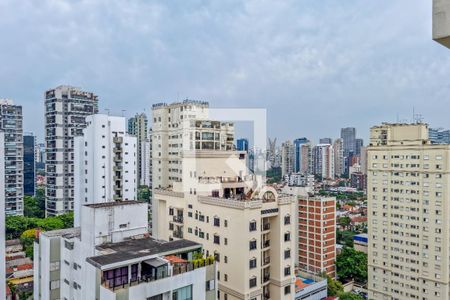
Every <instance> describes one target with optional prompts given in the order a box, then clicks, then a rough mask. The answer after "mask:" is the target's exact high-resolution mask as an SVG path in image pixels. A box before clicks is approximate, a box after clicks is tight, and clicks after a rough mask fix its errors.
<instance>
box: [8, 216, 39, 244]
mask: <svg viewBox="0 0 450 300" xmlns="http://www.w3.org/2000/svg"><path fill="white" fill-rule="evenodd" d="M5 227H6V239H17V238H19V237H20V235H21V234H22V232H24V231H25V230H27V229H30V228H34V227H36V219H35V218H28V217H24V216H7V217H6V221H5Z"/></svg>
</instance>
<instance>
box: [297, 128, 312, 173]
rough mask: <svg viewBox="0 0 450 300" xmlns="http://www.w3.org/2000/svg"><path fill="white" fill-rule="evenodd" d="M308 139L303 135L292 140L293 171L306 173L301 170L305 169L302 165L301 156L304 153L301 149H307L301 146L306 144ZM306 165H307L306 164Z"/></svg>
mask: <svg viewBox="0 0 450 300" xmlns="http://www.w3.org/2000/svg"><path fill="white" fill-rule="evenodd" d="M308 143H309V140H308V139H307V138H305V137H303V138H299V139H295V140H294V172H295V173H303V174H306V173H307V172H302V170H307V168H305V166H304V161H303V159H302V158H303V157H304V155H305V153H303V150H305V149H307V148H305V147H303V145H305V144H308ZM306 167H308V166H306Z"/></svg>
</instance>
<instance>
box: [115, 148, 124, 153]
mask: <svg viewBox="0 0 450 300" xmlns="http://www.w3.org/2000/svg"><path fill="white" fill-rule="evenodd" d="M113 152H114V153H122V152H123V149H122V147H115V148H114V149H113Z"/></svg>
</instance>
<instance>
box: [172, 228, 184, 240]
mask: <svg viewBox="0 0 450 300" xmlns="http://www.w3.org/2000/svg"><path fill="white" fill-rule="evenodd" d="M173 237H174V238H177V239H182V238H183V231H181V230H177V231H174V232H173Z"/></svg>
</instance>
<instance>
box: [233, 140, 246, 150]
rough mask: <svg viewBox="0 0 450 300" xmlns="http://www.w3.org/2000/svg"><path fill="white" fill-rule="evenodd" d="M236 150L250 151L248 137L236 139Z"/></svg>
mask: <svg viewBox="0 0 450 300" xmlns="http://www.w3.org/2000/svg"><path fill="white" fill-rule="evenodd" d="M236 150H237V151H245V152H248V139H244V138H242V139H237V140H236Z"/></svg>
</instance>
